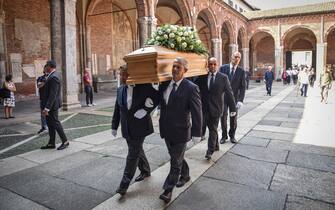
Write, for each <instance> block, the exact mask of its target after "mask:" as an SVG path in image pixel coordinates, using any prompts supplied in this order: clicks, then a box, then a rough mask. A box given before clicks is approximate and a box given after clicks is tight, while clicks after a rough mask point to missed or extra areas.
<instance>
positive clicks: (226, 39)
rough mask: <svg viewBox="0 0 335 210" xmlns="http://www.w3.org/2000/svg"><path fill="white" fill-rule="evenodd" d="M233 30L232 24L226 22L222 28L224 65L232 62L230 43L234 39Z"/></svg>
mask: <svg viewBox="0 0 335 210" xmlns="http://www.w3.org/2000/svg"><path fill="white" fill-rule="evenodd" d="M232 33H233V29H232V26H231V24H230V23H229V22H228V21H226V22H224V23H223V25H222V28H221V39H222V63H223V64H225V63H229V61H230V55H231V52H230V47H229V45H230V43H231V41H232V40H231V39H232Z"/></svg>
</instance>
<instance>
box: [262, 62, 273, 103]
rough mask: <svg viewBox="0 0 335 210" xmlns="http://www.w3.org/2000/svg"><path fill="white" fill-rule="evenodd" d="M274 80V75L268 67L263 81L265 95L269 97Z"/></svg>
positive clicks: (270, 67)
mask: <svg viewBox="0 0 335 210" xmlns="http://www.w3.org/2000/svg"><path fill="white" fill-rule="evenodd" d="M274 79H275V77H274V74H273V72H272V66H268V69H267V71H266V72H265V75H264V81H265V86H266V95H268V96H271V90H272V83H273V80H274Z"/></svg>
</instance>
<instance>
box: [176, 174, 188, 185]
mask: <svg viewBox="0 0 335 210" xmlns="http://www.w3.org/2000/svg"><path fill="white" fill-rule="evenodd" d="M190 180H191V177H189V176H188V177H186V178H184V177H180V179H179V181H178V182H177V184H176V187H182V186H184V185H185V184H186V183H187V182H188V181H190Z"/></svg>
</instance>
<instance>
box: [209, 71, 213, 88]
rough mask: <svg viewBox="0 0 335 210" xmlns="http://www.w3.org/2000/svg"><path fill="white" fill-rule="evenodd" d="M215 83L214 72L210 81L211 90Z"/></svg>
mask: <svg viewBox="0 0 335 210" xmlns="http://www.w3.org/2000/svg"><path fill="white" fill-rule="evenodd" d="M213 84H214V74H213V73H212V74H211V80H210V81H209V90H210V89H211V88H212V86H213Z"/></svg>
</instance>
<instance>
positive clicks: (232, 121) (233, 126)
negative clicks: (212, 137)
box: [221, 103, 238, 138]
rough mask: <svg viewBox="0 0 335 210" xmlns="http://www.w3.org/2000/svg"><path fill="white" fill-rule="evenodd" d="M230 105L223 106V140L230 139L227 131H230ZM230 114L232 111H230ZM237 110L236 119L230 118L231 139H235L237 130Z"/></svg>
mask: <svg viewBox="0 0 335 210" xmlns="http://www.w3.org/2000/svg"><path fill="white" fill-rule="evenodd" d="M228 109H229V108H228V105H227V104H226V103H224V106H223V115H222V117H221V129H222V138H228V135H227V130H228V125H227V118H228ZM229 112H230V110H229ZM237 114H238V112H237V110H236V115H235V116H234V117H229V118H230V128H229V137H230V138H235V132H236V128H237Z"/></svg>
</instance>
